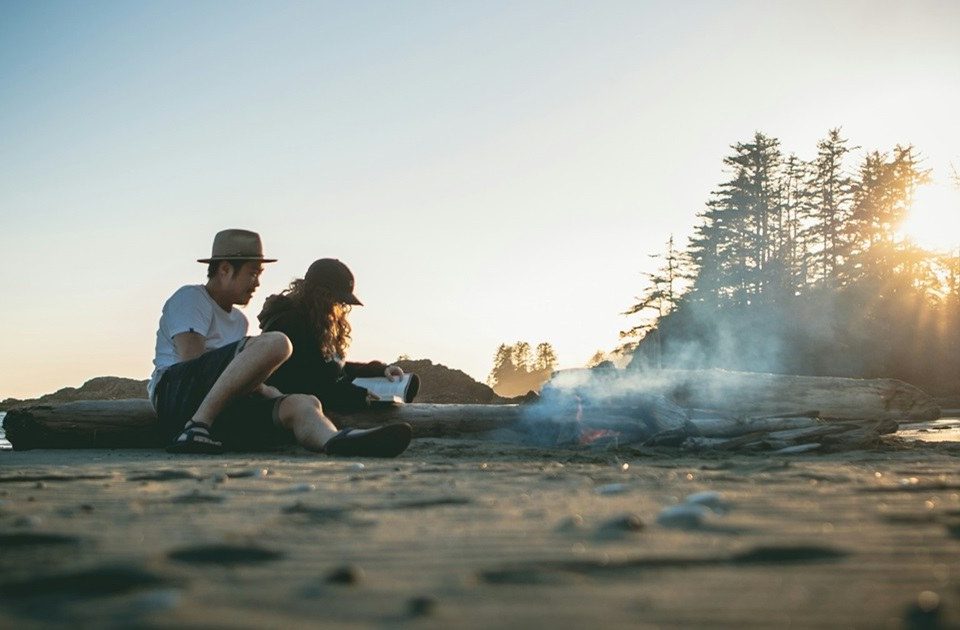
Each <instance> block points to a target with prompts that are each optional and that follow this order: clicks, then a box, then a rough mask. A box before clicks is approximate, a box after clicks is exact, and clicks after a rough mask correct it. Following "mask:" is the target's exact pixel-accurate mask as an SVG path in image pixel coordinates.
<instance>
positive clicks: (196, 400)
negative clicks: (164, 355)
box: [154, 338, 293, 450]
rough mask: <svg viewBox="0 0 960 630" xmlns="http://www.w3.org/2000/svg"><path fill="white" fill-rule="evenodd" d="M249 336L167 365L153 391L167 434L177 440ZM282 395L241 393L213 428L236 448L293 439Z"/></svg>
mask: <svg viewBox="0 0 960 630" xmlns="http://www.w3.org/2000/svg"><path fill="white" fill-rule="evenodd" d="M247 339H248V338H244V339H241V340H240V341H235V342H234V343H231V344H227V345H225V346H223V347H222V348H217V349H216V350H210V351H208V352H204V353H203V354H201V355H200V356H199V357H197V358H195V359H191V360H190V361H184V362H182V363H177V364H175V365H171V366H170V367H169V368H167V369H166V371H164V373H163V375H162V376H161V377H160V382H159V383H157V388H156V391H155V392H154V407H155V408H156V410H157V418H158V420H159V421H160V430H161V432H162V433H163V437H164V439H165V440H167V441H172V440H173V439H174V438H175V437H176V436H177V435H179V433H180V431H182V430H183V425H185V424H186V423H187V421H188V420H190V419H191V418H192V417H193V414H195V413H196V412H197V409H198V408H199V407H200V403H201V402H203V399H204V397H205V396H206V395H207V393H208V392H209V391H210V390H211V389H212V388H213V384H214V383H216V382H217V379H218V378H220V375H221V374H223V371H224V370H225V369H227V366H228V365H229V364H230V362H231V361H232V360H233V358H234V357H235V356H237V354H239V353H240V352H241V351H242V350H243V346H244V345H245V344H246V341H247ZM283 398H285V397H284V396H282V397H280V398H266V397H265V396H261V395H259V394H250V395H249V396H243V397H242V398H238V399H237V400H234V401H233V402H231V403H230V404H228V405H227V407H226V408H225V409H224V410H223V411H222V412H221V413H220V415H219V416H217V417H216V418H215V421H214V423H213V427H212V430H211V434H212V435H213V437H214V438H216V439H218V440H220V441H222V442H223V444H224V446H226V447H227V448H232V449H242V450H256V449H260V448H270V447H273V446H277V445H278V444H285V443H290V442H292V441H293V434H292V433H291V432H289V431H287V430H286V429H283V428H282V427H281V426H280V418H279V415H278V414H279V409H280V401H282V400H283Z"/></svg>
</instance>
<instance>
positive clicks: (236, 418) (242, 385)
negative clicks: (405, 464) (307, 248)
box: [147, 229, 411, 457]
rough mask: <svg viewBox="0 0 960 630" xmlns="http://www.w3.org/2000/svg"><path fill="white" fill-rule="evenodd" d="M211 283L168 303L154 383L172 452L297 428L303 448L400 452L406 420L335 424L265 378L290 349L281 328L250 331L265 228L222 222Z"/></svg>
mask: <svg viewBox="0 0 960 630" xmlns="http://www.w3.org/2000/svg"><path fill="white" fill-rule="evenodd" d="M198 262H201V263H206V264H207V282H206V284H203V285H188V286H184V287H181V288H180V289H178V290H177V291H176V292H175V293H174V294H173V296H171V297H170V299H169V300H167V302H166V304H164V306H163V313H162V315H161V317H160V324H159V327H158V329H157V340H156V353H155V356H154V360H153V363H154V368H155V369H154V371H153V375H152V376H151V378H150V383H149V384H148V386H147V390H148V392H149V394H150V400H151V402H152V403H153V407H154V409H156V411H157V417H158V418H159V421H160V427H161V429H162V430H163V432H164V435H165V436H166V437H167V438H168V439H171V440H172V442H171V443H170V446H169V447H168V448H167V450H168V451H169V452H172V453H220V452H222V451H223V449H224V442H226V443H227V444H228V445H231V446H241V447H242V446H256V445H260V444H262V443H263V442H264V441H268V440H269V441H273V440H275V439H276V438H277V437H278V434H279V433H280V432H290V433H292V434H293V437H294V438H295V439H296V441H297V442H298V443H299V444H300V445H301V446H303V447H305V448H307V449H309V450H312V451H316V452H326V453H329V454H331V455H349V456H363V455H367V456H373V457H394V456H396V455H399V454H400V453H402V452H403V451H404V449H406V447H407V445H408V444H409V443H410V436H411V429H410V425H408V424H402V423H401V424H392V425H387V426H383V427H378V428H376V429H368V430H355V429H344V430H342V431H338V430H337V428H336V427H335V426H334V425H333V423H332V422H330V420H329V419H328V418H327V417H326V416H325V415H324V414H323V409H322V408H321V406H320V402H319V401H318V400H317V399H316V398H315V397H313V396H308V395H303V394H290V395H286V396H285V395H283V394H282V393H281V392H280V391H279V390H277V389H276V388H273V387H270V386H268V385H265V384H264V381H265V380H266V379H267V378H268V377H269V376H270V375H271V374H273V372H274V371H275V370H276V369H277V368H278V367H280V365H282V364H283V362H284V361H286V360H287V359H288V358H289V357H290V354H291V352H292V349H291V345H290V340H289V339H287V337H286V336H285V335H284V334H283V333H279V332H268V333H263V334H262V335H259V336H257V337H247V336H246V334H247V325H248V324H247V318H246V316H245V315H244V314H243V313H242V312H240V311H239V310H237V309H236V308H234V306H235V305H240V306H243V305H246V304H248V303H249V302H250V299H251V298H252V297H253V293H254V291H256V289H257V287H258V286H260V274H261V273H262V272H263V266H264V264H266V263H271V262H276V259H271V258H265V257H264V255H263V245H262V243H261V241H260V236H259V235H258V234H257V233H256V232H250V231H248V230H235V229H234V230H223V231H221V232H219V233H218V234H217V235H216V237H215V238H214V240H213V252H212V254H211V256H210V257H209V258H202V259H199V260H198Z"/></svg>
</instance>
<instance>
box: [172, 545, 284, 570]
mask: <svg viewBox="0 0 960 630" xmlns="http://www.w3.org/2000/svg"><path fill="white" fill-rule="evenodd" d="M282 557H283V554H282V553H281V552H279V551H273V550H271V549H263V548H262V547H255V546H252V545H251V546H241V545H198V546H195V547H184V548H182V549H176V550H174V551H171V552H169V553H168V554H167V558H169V559H170V560H175V561H177V562H187V563H191V564H219V565H226V566H234V565H240V564H260V563H263V562H271V561H273V560H279V559H280V558H282Z"/></svg>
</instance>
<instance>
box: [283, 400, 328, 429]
mask: <svg viewBox="0 0 960 630" xmlns="http://www.w3.org/2000/svg"><path fill="white" fill-rule="evenodd" d="M277 411H278V412H279V413H278V415H279V416H280V422H281V423H282V424H283V426H285V427H287V428H290V425H291V424H292V423H294V422H296V421H297V420H300V419H303V418H316V417H318V416H321V415H323V406H322V405H321V404H320V401H319V400H318V399H317V397H316V396H311V395H310V394H290V395H289V396H286V397H285V398H284V399H283V400H282V401H280V409H278V410H277Z"/></svg>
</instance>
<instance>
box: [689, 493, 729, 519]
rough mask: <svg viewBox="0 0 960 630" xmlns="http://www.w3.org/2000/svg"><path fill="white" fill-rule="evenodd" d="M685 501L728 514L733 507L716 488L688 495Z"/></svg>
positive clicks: (718, 512)
mask: <svg viewBox="0 0 960 630" xmlns="http://www.w3.org/2000/svg"><path fill="white" fill-rule="evenodd" d="M683 502H684V503H686V504H687V505H702V506H703V507H705V508H708V509H710V510H712V511H713V512H716V513H717V514H726V513H727V512H729V511H730V508H731V507H732V506H731V504H730V503H728V502H727V501H725V500H724V498H723V495H722V494H721V493H719V492H716V491H714V490H704V491H703V492H694V493H693V494H690V495H687V496H686V497H685V498H684V499H683Z"/></svg>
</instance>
